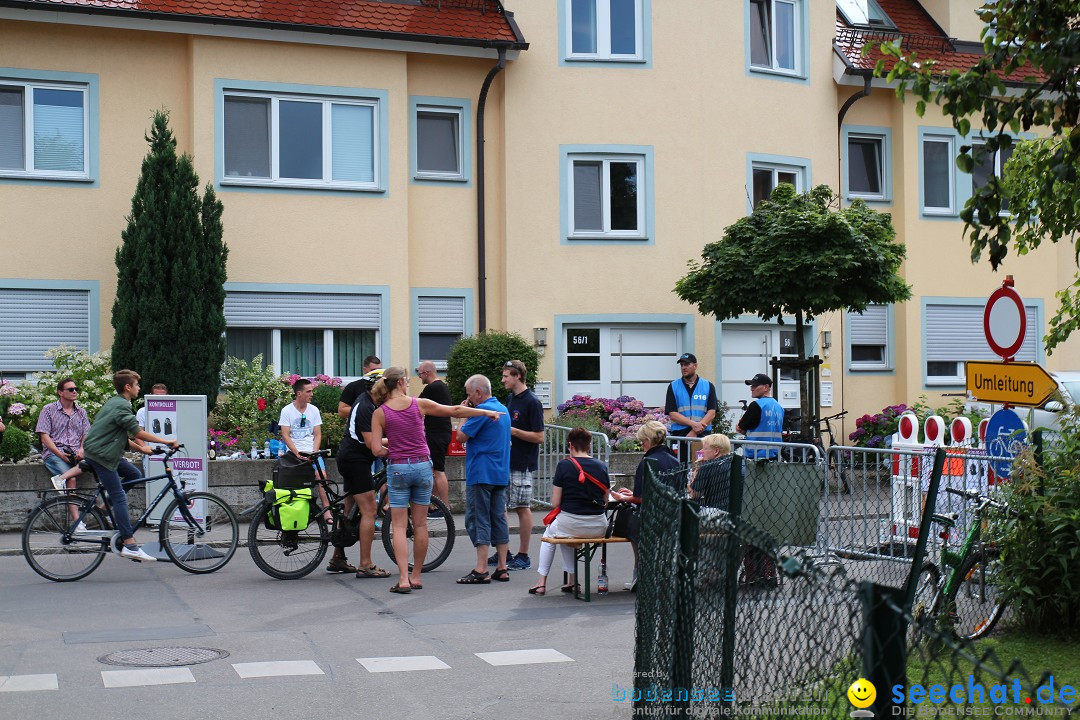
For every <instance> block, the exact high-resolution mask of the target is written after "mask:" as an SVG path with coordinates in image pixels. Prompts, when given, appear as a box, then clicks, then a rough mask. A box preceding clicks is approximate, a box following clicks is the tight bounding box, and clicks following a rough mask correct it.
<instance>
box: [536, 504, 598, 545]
mask: <svg viewBox="0 0 1080 720" xmlns="http://www.w3.org/2000/svg"><path fill="white" fill-rule="evenodd" d="M607 526H608V521H607V514H606V513H600V514H599V515H575V514H574V513H568V512H566V511H565V510H563V511H562V512H561V513H559V514H558V515H556V516H555V519H554V520H552V521H551V524H550V525H548V526H547V529H546V530H544V537H549V538H556V537H562V538H575V537H580V538H586V537H587V538H595V537H604V534H605V533H606V532H607Z"/></svg>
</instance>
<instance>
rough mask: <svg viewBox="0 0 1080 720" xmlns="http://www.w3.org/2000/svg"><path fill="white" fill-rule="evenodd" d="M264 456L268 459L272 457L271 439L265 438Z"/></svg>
mask: <svg viewBox="0 0 1080 720" xmlns="http://www.w3.org/2000/svg"><path fill="white" fill-rule="evenodd" d="M263 457H264V458H266V459H267V460H269V459H270V441H269V440H264V441H263Z"/></svg>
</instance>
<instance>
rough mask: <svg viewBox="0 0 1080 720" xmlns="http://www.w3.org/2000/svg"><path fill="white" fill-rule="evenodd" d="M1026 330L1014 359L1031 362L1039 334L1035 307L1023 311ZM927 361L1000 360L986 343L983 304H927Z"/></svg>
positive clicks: (1036, 347)
mask: <svg viewBox="0 0 1080 720" xmlns="http://www.w3.org/2000/svg"><path fill="white" fill-rule="evenodd" d="M1025 314H1026V315H1027V330H1026V333H1025V335H1024V344H1023V345H1022V346H1021V348H1020V352H1019V353H1017V355H1016V359H1017V360H1022V361H1026V362H1034V361H1035V360H1036V359H1037V358H1038V347H1039V342H1040V339H1041V337H1042V332H1041V329H1040V328H1039V327H1037V325H1036V312H1035V308H1034V307H1031V306H1028V307H1026V308H1025ZM925 321H926V359H927V361H928V362H933V361H958V362H963V361H965V360H999V359H1000V358H999V356H998V355H996V354H994V351H993V350H991V349H990V346H989V345H987V343H986V335H985V334H984V332H983V306H982V305H927V306H926V317H925Z"/></svg>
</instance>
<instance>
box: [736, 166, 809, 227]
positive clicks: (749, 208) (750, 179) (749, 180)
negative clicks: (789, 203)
mask: <svg viewBox="0 0 1080 720" xmlns="http://www.w3.org/2000/svg"><path fill="white" fill-rule="evenodd" d="M759 164H760V165H787V166H790V167H795V168H798V169H800V170H802V173H803V184H804V186H803V188H802V189H801V190H800V191H799V192H806V191H808V190H809V189H810V188H812V187H813V186H814V185H813V182H812V180H813V176H812V174H811V173H812V170H813V164H812V163H811V162H810V159H809V158H801V157H793V156H790V155H770V154H768V153H746V188H747V192H746V214H747V215H749V214H750V213H752V212H753V211H754V206H753V202H754V201H753V199H752V198H753V193H752V192H751V189H752V188H753V187H754V165H759Z"/></svg>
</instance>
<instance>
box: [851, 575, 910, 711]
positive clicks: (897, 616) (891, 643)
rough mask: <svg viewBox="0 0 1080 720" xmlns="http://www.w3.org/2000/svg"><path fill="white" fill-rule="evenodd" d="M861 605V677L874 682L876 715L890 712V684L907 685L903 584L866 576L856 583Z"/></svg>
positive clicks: (891, 706)
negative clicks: (892, 584)
mask: <svg viewBox="0 0 1080 720" xmlns="http://www.w3.org/2000/svg"><path fill="white" fill-rule="evenodd" d="M859 597H860V599H861V600H862V608H863V634H862V652H863V677H864V678H866V679H867V680H869V681H870V682H872V683H873V684H874V688H875V689H876V691H877V698H876V699H875V700H874V703H873V709H874V714H875V717H878V718H889V717H892V715H893V705H894V703H893V700H892V697H893V694H892V690H891V688H892V687H893V685H903V686H905V687H906V686H907V648H906V641H905V634H906V627H905V625H906V624H905V622H904V616H903V614H902V613H901V612H900V608H901V605H900V603H902V602H904V597H905V595H904V590H903V588H891V587H886V586H884V585H877V584H875V583H873V582H870V581H869V580H865V581H863V582H862V583H860V584H859Z"/></svg>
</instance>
